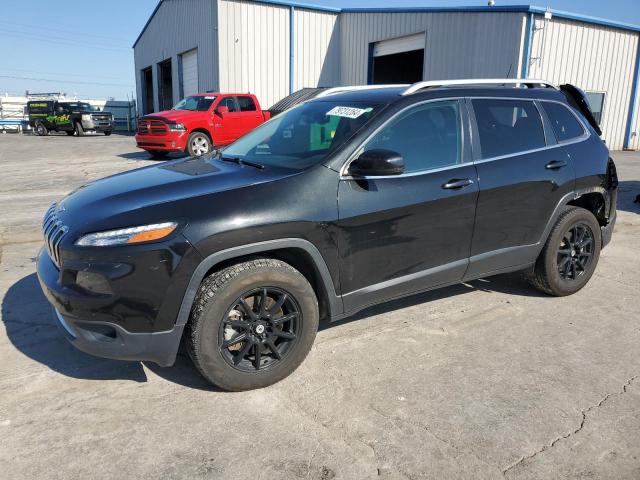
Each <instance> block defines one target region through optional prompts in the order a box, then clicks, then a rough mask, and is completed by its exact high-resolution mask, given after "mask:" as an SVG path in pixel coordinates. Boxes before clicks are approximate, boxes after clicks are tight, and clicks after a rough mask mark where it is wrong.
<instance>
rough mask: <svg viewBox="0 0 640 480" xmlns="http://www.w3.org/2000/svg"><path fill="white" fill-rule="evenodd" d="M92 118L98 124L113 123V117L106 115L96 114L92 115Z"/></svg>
mask: <svg viewBox="0 0 640 480" xmlns="http://www.w3.org/2000/svg"><path fill="white" fill-rule="evenodd" d="M92 117H93V121H94V122H98V123H110V122H111V115H104V114H102V115H100V114H98V115H96V114H94V115H92Z"/></svg>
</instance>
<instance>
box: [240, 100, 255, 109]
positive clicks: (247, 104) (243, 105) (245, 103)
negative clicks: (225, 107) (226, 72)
mask: <svg viewBox="0 0 640 480" xmlns="http://www.w3.org/2000/svg"><path fill="white" fill-rule="evenodd" d="M238 104H239V105H240V111H241V112H255V110H256V104H255V103H254V101H253V98H251V97H238Z"/></svg>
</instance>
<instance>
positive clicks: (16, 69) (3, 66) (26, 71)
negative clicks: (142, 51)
mask: <svg viewBox="0 0 640 480" xmlns="http://www.w3.org/2000/svg"><path fill="white" fill-rule="evenodd" d="M0 70H4V71H9V72H19V73H27V74H30V75H34V74H35V75H54V76H64V77H84V78H96V75H99V76H100V78H114V79H120V78H122V75H118V76H115V75H104V74H102V73H99V74H98V73H96V72H95V71H93V70H92V72H91V73H90V74H87V73H70V72H66V71H65V72H63V73H56V72H41V71H37V70H24V69H21V68H10V67H7V66H5V65H0Z"/></svg>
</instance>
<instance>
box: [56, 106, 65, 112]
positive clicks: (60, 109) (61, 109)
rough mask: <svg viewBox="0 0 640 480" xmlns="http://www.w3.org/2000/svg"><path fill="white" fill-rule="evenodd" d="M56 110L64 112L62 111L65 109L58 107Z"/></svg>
mask: <svg viewBox="0 0 640 480" xmlns="http://www.w3.org/2000/svg"><path fill="white" fill-rule="evenodd" d="M56 112H57V113H62V112H64V109H63V108H62V107H58V108H56Z"/></svg>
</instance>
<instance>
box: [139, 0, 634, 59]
mask: <svg viewBox="0 0 640 480" xmlns="http://www.w3.org/2000/svg"><path fill="white" fill-rule="evenodd" d="M163 1H164V0H159V2H158V5H156V8H155V9H154V10H153V12H152V13H151V16H150V17H149V19H148V20H147V23H145V25H144V27H142V31H141V32H140V34H139V35H138V38H136V41H135V42H134V43H133V48H135V46H136V45H137V44H138V41H139V40H140V37H142V35H143V34H144V32H145V30H146V29H147V27H148V26H149V23H150V22H151V20H152V19H153V17H154V15H155V14H156V12H157V11H158V9H159V8H160V5H162V2H163ZM212 1H215V0H212ZM251 1H253V2H255V3H267V4H271V5H282V6H287V7H295V8H304V9H308V10H318V11H322V12H333V13H418V12H432V13H441V12H513V13H534V14H539V15H543V14H544V13H545V12H547V8H545V7H540V6H537V5H496V6H493V7H489V6H469V7H462V6H461V7H391V8H366V7H364V8H336V7H329V6H326V5H318V4H314V3H308V2H299V1H295V0H251ZM549 11H550V12H551V14H552V15H553V16H554V17H556V18H562V19H566V20H575V21H578V22H583V23H589V24H593V25H602V26H605V27H611V28H618V29H621V30H629V31H632V32H640V25H634V24H631V23H625V22H618V21H615V20H607V19H605V18H599V17H592V16H589V15H583V14H579V13H572V12H566V11H563V10H554V9H550V10H549Z"/></svg>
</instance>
